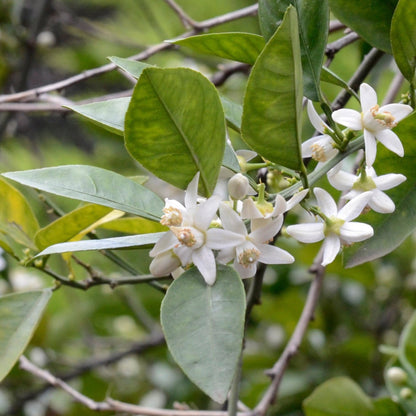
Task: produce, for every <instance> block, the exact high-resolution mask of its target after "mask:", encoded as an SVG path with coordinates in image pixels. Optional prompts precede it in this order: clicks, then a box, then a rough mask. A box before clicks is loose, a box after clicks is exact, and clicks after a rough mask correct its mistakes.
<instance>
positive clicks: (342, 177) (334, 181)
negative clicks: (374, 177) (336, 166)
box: [327, 170, 357, 191]
mask: <svg viewBox="0 0 416 416" xmlns="http://www.w3.org/2000/svg"><path fill="white" fill-rule="evenodd" d="M330 172H331V171H330ZM330 172H328V175H327V176H328V181H329V183H330V184H331V185H332V186H333V187H334V188H335V189H338V190H340V191H348V190H350V189H351V188H352V186H353V185H354V182H355V181H356V180H357V177H356V176H355V175H354V174H352V173H349V172H345V171H344V170H339V171H338V172H336V173H332V174H331V173H330Z"/></svg>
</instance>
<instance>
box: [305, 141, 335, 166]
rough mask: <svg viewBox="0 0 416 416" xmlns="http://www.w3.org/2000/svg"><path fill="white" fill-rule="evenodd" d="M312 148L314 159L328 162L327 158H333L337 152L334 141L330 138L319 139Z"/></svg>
mask: <svg viewBox="0 0 416 416" xmlns="http://www.w3.org/2000/svg"><path fill="white" fill-rule="evenodd" d="M311 149H312V159H314V160H316V161H317V162H326V161H327V160H329V159H332V158H333V157H334V156H335V154H336V153H337V151H336V149H334V146H333V145H332V143H331V142H329V141H328V140H318V141H317V142H315V143H314V144H312V145H311Z"/></svg>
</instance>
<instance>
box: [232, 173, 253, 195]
mask: <svg viewBox="0 0 416 416" xmlns="http://www.w3.org/2000/svg"><path fill="white" fill-rule="evenodd" d="M249 188H250V184H249V182H248V179H247V177H245V176H244V175H242V174H241V173H237V174H236V175H234V176H233V177H232V178H231V179H230V180H229V181H228V193H229V194H230V197H231V199H233V200H242V199H244V198H245V197H246V196H247V193H248V191H249Z"/></svg>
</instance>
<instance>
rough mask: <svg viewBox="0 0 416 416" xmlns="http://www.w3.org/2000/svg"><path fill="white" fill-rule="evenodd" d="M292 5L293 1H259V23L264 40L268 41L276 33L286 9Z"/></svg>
mask: <svg viewBox="0 0 416 416" xmlns="http://www.w3.org/2000/svg"><path fill="white" fill-rule="evenodd" d="M291 4H292V5H293V0H280V1H277V0H259V11H258V15H259V23H260V30H261V33H262V34H263V37H264V39H266V41H268V40H269V39H270V38H271V37H272V36H273V34H274V32H276V29H277V28H278V27H279V25H280V23H281V22H282V20H283V16H284V14H285V12H286V9H287V8H288V7H289V6H290V5H291Z"/></svg>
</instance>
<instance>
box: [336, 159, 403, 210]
mask: <svg viewBox="0 0 416 416" xmlns="http://www.w3.org/2000/svg"><path fill="white" fill-rule="evenodd" d="M328 180H329V183H330V184H331V185H332V186H333V187H334V188H336V189H339V190H340V191H349V192H348V193H347V194H345V195H344V196H343V198H345V199H354V198H355V197H356V196H358V195H360V194H362V193H363V192H367V191H368V192H370V193H371V198H370V199H369V201H368V205H369V206H370V208H371V209H373V210H374V211H376V212H380V213H382V214H388V213H391V212H393V211H394V209H395V205H394V202H393V201H392V200H391V198H390V197H389V196H387V195H386V194H385V193H384V192H383V191H385V190H387V189H391V188H394V187H395V186H397V185H400V184H401V183H402V182H404V181H405V180H406V176H404V175H402V174H396V173H389V174H387V175H381V176H377V175H376V171H375V170H374V169H373V168H372V167H368V166H367V167H366V168H365V171H363V172H362V173H361V174H360V175H358V176H356V175H354V174H352V173H349V172H345V171H342V170H331V171H329V172H328Z"/></svg>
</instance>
